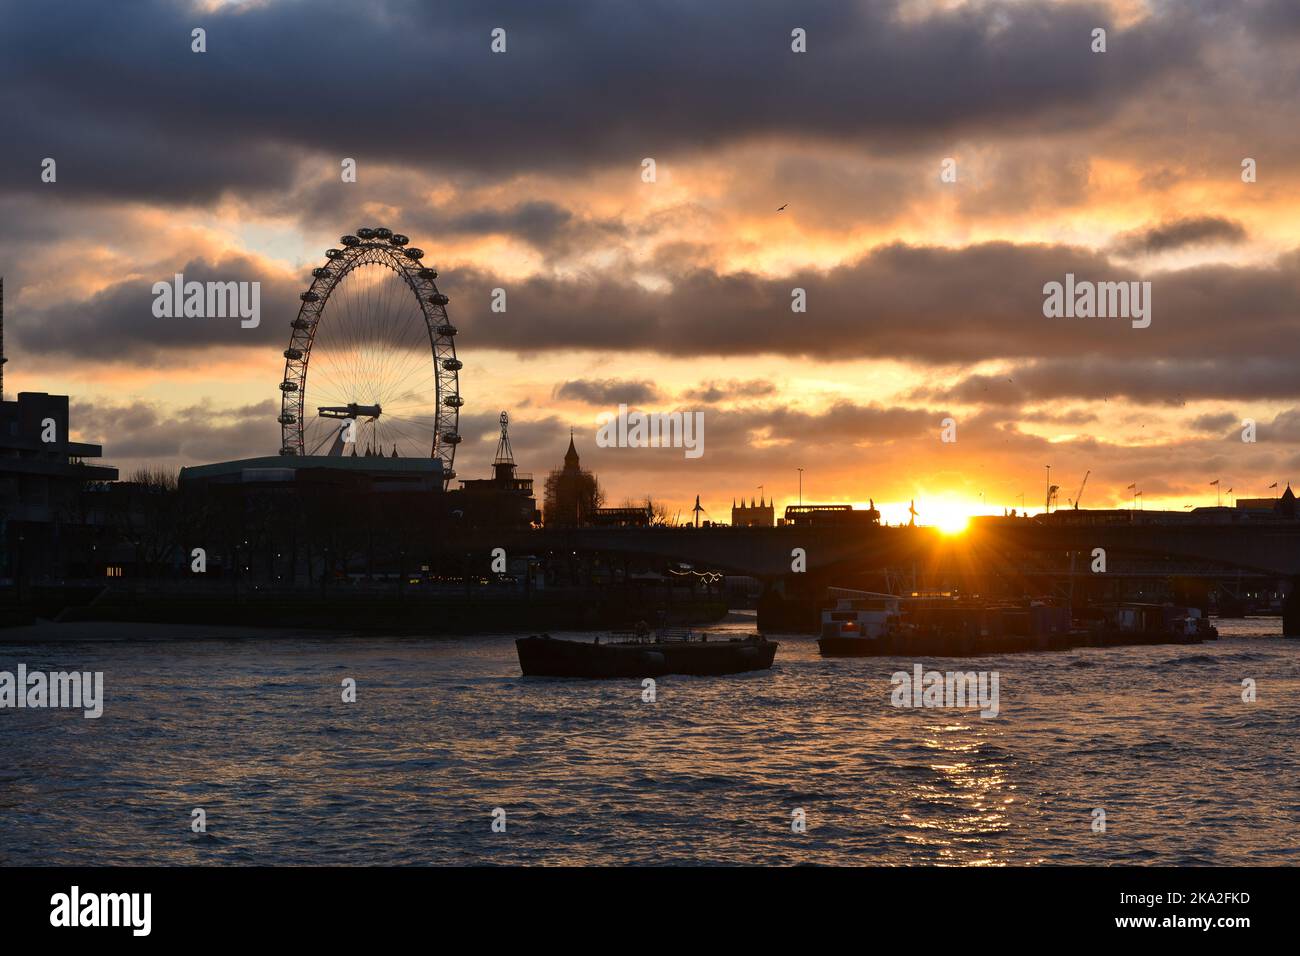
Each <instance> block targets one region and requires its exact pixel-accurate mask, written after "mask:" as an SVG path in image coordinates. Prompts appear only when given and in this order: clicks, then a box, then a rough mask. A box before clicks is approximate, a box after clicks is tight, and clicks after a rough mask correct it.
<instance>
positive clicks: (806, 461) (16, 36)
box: [0, 0, 1300, 521]
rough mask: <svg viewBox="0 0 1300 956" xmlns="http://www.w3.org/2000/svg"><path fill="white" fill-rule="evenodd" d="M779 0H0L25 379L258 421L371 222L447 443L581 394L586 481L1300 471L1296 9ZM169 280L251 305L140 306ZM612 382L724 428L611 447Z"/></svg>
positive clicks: (87, 403)
mask: <svg viewBox="0 0 1300 956" xmlns="http://www.w3.org/2000/svg"><path fill="white" fill-rule="evenodd" d="M788 7H789V5H788V4H782V5H780V6H777V5H775V4H768V3H764V2H762V0H709V2H707V3H701V2H694V0H692V2H659V3H633V2H620V0H602V2H569V0H519V2H496V0H472V2H461V3H456V2H446V3H442V2H440V3H417V2H411V3H400V2H390V3H378V2H366V3H357V2H334V0H312V2H288V0H281V2H248V3H219V2H209V3H204V4H197V5H193V6H191V5H188V4H183V3H177V4H171V3H161V2H154V3H149V2H141V3H138V4H130V5H119V4H111V3H103V2H73V3H63V4H58V5H55V4H33V3H21V4H20V3H11V2H0V11H2V12H3V23H4V29H3V30H0V104H2V107H0V113H2V115H3V117H4V127H5V128H4V132H3V140H2V143H0V223H2V224H3V229H0V274H3V275H4V277H5V291H6V301H5V318H6V327H5V332H6V335H5V349H6V355H7V356H8V358H9V364H8V365H7V366H6V369H5V393H6V397H9V398H12V397H13V395H14V393H16V392H18V391H20V390H26V391H47V392H56V393H66V394H69V395H71V396H72V399H73V427H74V430H75V431H77V432H79V433H80V434H79V437H80V438H82V439H83V440H88V441H95V442H100V443H102V444H103V446H104V450H105V460H106V462H107V463H110V464H113V465H116V466H118V467H119V468H120V469H122V471H123V474H124V476H125V475H126V474H128V473H129V472H130V470H131V469H133V468H135V467H136V466H138V465H141V464H165V465H169V466H180V465H188V464H198V463H203V462H208V461H214V460H222V459H228V458H237V457H248V456H254V455H262V454H274V453H275V452H276V450H277V449H278V447H279V427H278V425H277V424H276V421H275V419H276V415H277V414H278V413H279V398H280V393H279V392H278V391H277V385H278V383H279V382H280V380H281V375H282V370H283V364H284V360H283V358H282V356H281V352H282V351H283V349H284V348H285V346H286V345H287V344H288V339H289V322H290V321H291V320H292V319H293V317H294V315H295V314H296V312H297V307H298V294H299V293H300V292H302V291H303V290H304V289H306V288H307V286H308V285H309V283H310V270H311V269H312V268H313V267H315V266H317V265H320V264H321V263H322V262H323V254H324V250H325V249H327V248H329V247H331V246H337V245H338V240H339V237H340V236H341V235H343V234H344V233H352V232H355V231H356V229H357V228H358V227H361V226H388V227H389V228H391V229H393V230H395V231H398V232H402V233H405V234H407V235H409V236H410V237H411V241H412V244H413V245H416V246H419V247H421V248H423V249H424V250H425V251H426V262H428V263H431V264H432V265H433V266H434V267H435V268H437V269H438V270H439V271H440V273H441V278H440V279H439V287H440V288H441V289H442V291H444V292H445V293H446V294H447V295H449V296H450V298H451V304H450V306H449V313H450V315H451V317H452V319H453V321H454V322H455V323H456V325H457V326H458V327H459V329H460V335H459V337H458V341H457V347H458V352H459V357H460V358H461V360H462V361H463V362H464V363H465V368H464V370H463V371H462V373H461V394H462V395H463V396H464V398H465V400H466V406H465V408H464V410H463V414H462V418H461V421H462V433H463V434H464V436H465V440H464V444H462V445H461V447H460V451H459V452H458V455H457V460H456V470H457V472H458V474H459V476H460V477H462V478H473V477H485V476H486V475H487V474H488V473H489V466H490V463H491V459H492V454H493V451H494V449H495V445H496V420H497V416H498V414H499V413H500V411H501V410H502V409H507V410H509V412H510V414H511V418H512V422H513V425H512V433H511V434H512V440H513V445H514V451H515V455H516V458H517V460H518V462H519V465H520V470H521V471H524V472H533V473H535V474H536V475H537V476H538V477H539V478H540V477H542V476H543V475H544V474H545V473H546V472H547V471H549V470H550V469H551V468H554V467H558V466H559V464H560V462H561V459H562V456H563V454H564V450H565V448H566V446H567V443H568V436H569V429H570V427H572V428H574V429H575V442H576V444H577V446H578V450H579V452H580V453H581V455H582V460H583V464H584V466H586V467H589V468H591V469H593V470H594V471H596V473H597V474H598V477H599V479H600V481H601V484H602V485H603V487H604V488H605V490H606V493H607V500H608V503H609V504H619V503H621V502H622V501H623V500H624V499H627V498H638V499H639V498H643V497H645V496H646V495H651V496H653V497H654V498H655V499H657V500H661V501H663V502H665V503H666V504H668V505H669V509H670V511H676V510H681V512H682V513H683V515H685V513H686V512H687V511H688V509H689V508H690V506H691V505H692V504H693V502H694V499H695V496H696V495H697V494H699V495H700V496H701V501H702V503H703V505H704V507H705V508H706V509H707V510H708V512H709V514H710V515H711V516H713V517H716V518H720V519H723V520H727V519H729V508H730V504H731V501H732V499H733V498H736V497H740V496H746V497H748V496H750V495H757V494H759V487H760V486H762V487H763V494H764V495H765V496H767V497H769V498H775V499H776V501H777V504H778V506H782V505H784V504H787V503H793V501H794V500H795V498H796V495H797V489H798V473H797V471H796V469H797V468H800V467H802V468H804V476H803V496H804V500H805V502H819V503H820V502H826V503H829V502H862V503H863V504H865V503H866V501H867V500H868V499H869V498H874V500H875V501H876V503H877V505H878V506H882V510H883V511H884V516H885V518H886V520H890V521H898V520H906V509H907V504H908V501H909V500H910V499H913V498H914V499H915V500H916V503H917V509H918V510H919V511H920V512H921V515H922V520H923V521H925V520H926V519H927V518H929V519H931V520H935V519H936V518H937V517H938V516H942V515H951V514H953V513H977V512H989V513H997V514H1001V513H1002V509H1003V507H1007V508H1011V507H1016V508H1018V507H1020V506H1021V498H1020V495H1022V494H1023V495H1024V502H1025V503H1026V504H1027V505H1029V506H1030V508H1031V509H1037V508H1041V506H1042V503H1043V497H1044V492H1045V487H1044V486H1045V467H1044V466H1047V465H1050V466H1051V468H1052V480H1053V482H1059V484H1060V485H1061V493H1060V501H1061V504H1062V505H1063V506H1065V505H1066V502H1067V498H1069V497H1072V496H1073V495H1074V494H1075V491H1076V489H1077V488H1078V486H1079V483H1080V481H1081V480H1082V479H1083V476H1084V473H1085V472H1086V471H1089V470H1090V471H1091V477H1090V478H1089V480H1088V486H1087V492H1086V494H1085V497H1084V505H1085V506H1088V507H1119V506H1127V505H1130V504H1131V502H1132V499H1131V497H1130V495H1131V492H1130V491H1128V490H1126V486H1128V485H1130V484H1132V483H1136V484H1137V486H1138V487H1139V488H1140V489H1141V490H1142V492H1143V501H1144V502H1145V507H1147V508H1157V507H1164V508H1171V509H1176V510H1177V509H1182V508H1183V507H1184V505H1187V504H1197V505H1204V504H1213V503H1214V501H1215V489H1214V488H1212V487H1210V485H1209V483H1210V482H1211V481H1213V480H1215V479H1221V480H1222V486H1221V487H1222V488H1223V489H1224V490H1225V491H1226V489H1228V488H1229V487H1231V488H1233V489H1234V493H1233V495H1231V496H1230V497H1238V496H1245V497H1257V496H1265V495H1268V494H1272V492H1270V491H1268V490H1267V488H1268V485H1270V484H1271V483H1273V482H1275V481H1277V482H1281V483H1282V485H1285V483H1286V482H1287V481H1289V480H1296V481H1300V406H1298V399H1300V374H1298V368H1300V366H1298V364H1297V360H1298V359H1300V354H1298V353H1300V334H1297V333H1298V332H1300V323H1298V321H1297V319H1298V318H1300V249H1298V247H1300V236H1298V235H1297V227H1296V225H1295V224H1296V222H1297V221H1298V214H1300V122H1297V119H1298V117H1300V112H1298V108H1297V102H1300V98H1298V94H1300V4H1297V3H1295V2H1294V0H1256V2H1251V0H1240V2H1233V3H1226V2H1220V0H1178V2H1170V3H1163V2H1154V0H1149V2H1142V0H1115V2H1111V3H1093V2H1086V3H1056V2H1046V0H1006V2H992V0H989V2H984V0H970V2H961V0H910V2H909V0H897V2H893V0H870V2H866V0H864V2H856V3H855V2H848V0H839V2H808V3H804V4H801V5H800V12H798V13H791V12H790V10H789V9H787V8H788ZM194 27H203V28H204V29H205V30H206V31H207V52H206V53H203V54H196V53H193V52H191V30H192V29H193V28H194ZM498 27H500V28H502V29H504V30H505V31H506V35H507V51H506V52H505V53H500V54H498V53H493V52H492V51H491V49H490V43H491V33H492V30H493V29H494V28H498ZM1097 27H1101V28H1104V29H1105V30H1106V31H1107V32H1106V46H1107V49H1106V52H1105V53H1094V52H1092V49H1091V47H1092V44H1093V36H1092V34H1093V30H1094V29H1095V28H1097ZM795 28H802V29H803V30H805V31H806V34H807V52H806V53H795V52H792V50H791V31H792V30H794V29H795ZM161 74H165V75H167V76H168V77H169V78H170V79H169V81H168V82H166V83H159V82H158V81H157V79H156V78H157V77H158V76H159V75H161ZM46 157H52V158H54V159H55V160H56V161H57V181H56V182H54V183H43V182H42V181H41V163H42V160H43V159H44V158H46ZM348 157H351V158H355V159H356V161H357V181H356V182H355V183H345V182H342V181H341V177H340V163H341V161H342V160H343V159H344V158H348ZM645 158H653V159H654V160H655V164H656V173H657V179H656V181H655V182H652V183H647V182H644V181H643V178H642V161H643V159H645ZM945 158H951V159H953V160H955V164H956V165H955V169H956V179H957V181H956V182H944V181H942V179H941V176H940V174H941V169H942V164H943V161H944V160H945ZM1247 158H1250V159H1253V160H1255V166H1256V176H1257V181H1255V182H1243V178H1242V172H1243V170H1242V162H1243V160H1245V159H1247ZM787 203H788V207H787V208H785V209H784V211H781V212H778V211H777V210H778V207H780V206H782V205H783V204H787ZM177 272H180V273H184V274H185V275H186V277H187V278H190V279H200V280H203V279H217V280H245V281H260V282H261V284H262V321H261V325H260V326H259V327H258V328H256V329H244V328H241V327H240V325H239V322H238V320H230V319H184V318H168V319H160V318H156V317H155V316H154V315H153V312H152V309H151V304H152V294H151V287H152V285H153V283H154V282H156V281H159V280H170V279H171V277H172V276H173V274H175V273H177ZM1066 273H1074V274H1075V275H1076V276H1077V277H1078V278H1079V279H1088V280H1092V281H1130V280H1143V281H1150V282H1151V284H1152V322H1151V325H1150V327H1149V328H1145V329H1138V328H1133V327H1132V326H1131V324H1130V322H1129V321H1128V320H1127V319H1115V318H1106V319H1101V318H1069V319H1067V318H1045V317H1044V315H1043V286H1044V284H1045V283H1048V282H1052V281H1062V280H1063V279H1064V277H1065V275H1066ZM498 287H499V288H504V289H506V291H507V296H508V311H507V312H505V313H494V312H492V311H490V309H489V304H490V298H491V290H492V289H493V288H498ZM794 288H802V289H805V290H806V293H807V311H806V313H802V314H796V313H793V312H792V311H791V290H792V289H794ZM326 320H328V312H327V313H326ZM309 390H310V385H309ZM620 402H626V403H627V404H629V405H631V406H633V407H636V408H641V409H644V410H648V411H670V410H675V409H680V410H690V411H703V412H704V413H705V439H704V441H705V454H704V455H703V456H702V457H701V458H698V459H687V458H685V456H684V455H683V454H682V452H681V450H672V449H637V450H630V449H600V448H597V447H595V432H596V418H597V416H598V415H600V414H601V413H602V412H607V411H612V410H616V409H617V406H618V404H619V403H620ZM947 417H951V418H953V419H954V420H955V422H956V430H957V441H956V442H954V443H945V442H942V441H941V440H940V437H941V429H942V425H941V422H942V420H943V419H945V418H947ZM1245 418H1250V419H1253V420H1254V421H1255V422H1257V428H1258V431H1257V438H1258V441H1257V442H1256V443H1253V444H1251V443H1244V442H1242V441H1241V431H1242V420H1243V419H1245Z"/></svg>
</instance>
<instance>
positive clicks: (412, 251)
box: [403, 246, 424, 260]
mask: <svg viewBox="0 0 1300 956" xmlns="http://www.w3.org/2000/svg"><path fill="white" fill-rule="evenodd" d="M403 251H404V252H405V253H406V258H408V259H415V260H420V259H423V258H424V250H423V249H416V248H415V247H414V246H412V247H411V248H409V249H405V250H403Z"/></svg>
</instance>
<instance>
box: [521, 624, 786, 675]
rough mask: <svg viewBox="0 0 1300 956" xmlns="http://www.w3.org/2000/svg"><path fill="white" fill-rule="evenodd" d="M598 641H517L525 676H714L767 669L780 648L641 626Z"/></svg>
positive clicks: (759, 639)
mask: <svg viewBox="0 0 1300 956" xmlns="http://www.w3.org/2000/svg"><path fill="white" fill-rule="evenodd" d="M610 637H611V640H608V641H604V642H602V641H601V640H600V638H599V637H598V638H597V639H596V640H595V642H588V641H564V640H560V639H558V638H554V637H551V636H550V635H549V634H542V635H534V636H532V637H521V638H519V639H518V640H517V641H515V649H516V650H517V651H518V652H519V667H520V669H521V670H522V671H523V672H524V676H525V677H588V678H607V677H662V676H663V675H665V674H689V675H700V676H715V675H721V674H740V673H743V672H745V671H760V670H767V669H768V668H769V667H771V666H772V661H773V659H774V658H775V657H776V649H777V647H778V646H779V645H778V643H777V642H776V641H769V640H768V639H767V638H766V637H764V636H763V635H761V634H749V635H746V636H744V637H720V636H718V635H712V636H710V635H709V634H705V633H698V634H697V633H693V632H691V631H668V630H665V631H660V632H659V633H657V634H656V633H652V632H651V631H650V629H649V628H648V627H647V626H646V625H645V624H644V623H641V624H638V625H637V626H636V628H635V630H633V631H631V632H614V633H613V634H611V635H610Z"/></svg>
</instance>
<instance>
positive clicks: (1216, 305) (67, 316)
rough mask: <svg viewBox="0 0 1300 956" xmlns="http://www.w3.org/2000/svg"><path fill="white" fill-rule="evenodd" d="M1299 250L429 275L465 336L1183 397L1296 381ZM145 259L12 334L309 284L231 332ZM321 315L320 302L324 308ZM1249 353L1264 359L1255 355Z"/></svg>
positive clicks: (280, 306)
mask: <svg viewBox="0 0 1300 956" xmlns="http://www.w3.org/2000/svg"><path fill="white" fill-rule="evenodd" d="M1298 264H1300V257H1297V256H1296V255H1295V254H1290V255H1287V256H1284V257H1282V258H1281V259H1279V260H1278V261H1276V262H1275V263H1273V264H1271V265H1266V266H1242V267H1232V266H1222V265H1205V266H1197V267H1193V268H1188V269H1182V270H1176V271H1165V272H1150V273H1139V272H1135V271H1133V270H1132V269H1127V268H1122V267H1120V266H1117V265H1115V264H1114V263H1113V262H1111V261H1110V260H1109V259H1108V258H1107V257H1106V256H1104V255H1102V254H1100V253H1096V252H1092V251H1089V250H1083V249H1078V248H1074V247H1068V246H1048V245H1015V244H1012V243H1007V242H992V243H983V244H980V245H975V246H968V247H965V248H960V249H948V248H939V247H926V246H908V245H903V244H901V243H897V244H893V245H889V246H883V247H880V248H878V249H876V250H874V251H873V252H871V253H870V254H868V255H866V256H864V257H863V258H862V259H860V260H858V261H857V262H854V263H850V264H847V265H843V266H840V267H838V268H835V269H832V270H830V271H827V272H819V271H813V270H808V271H802V272H798V273H794V274H792V275H790V276H788V277H785V278H773V277H765V276H759V275H757V274H753V273H748V272H740V273H718V272H715V271H712V270H709V269H703V268H700V269H687V270H686V271H684V272H682V273H680V274H670V275H666V276H664V278H666V279H667V281H668V282H669V283H670V286H669V288H668V289H666V290H653V291H652V290H650V289H647V288H646V287H645V286H644V285H643V284H641V283H639V282H637V281H635V280H634V279H633V278H631V277H628V276H627V275H626V274H625V271H624V270H622V269H619V270H615V271H611V272H591V273H585V274H578V275H573V276H566V277H563V278H556V277H554V276H550V275H534V276H531V277H529V278H527V279H524V280H520V281H517V282H510V281H504V280H502V279H500V278H499V277H495V276H491V275H488V274H486V273H484V272H482V271H478V270H475V269H473V268H464V269H458V270H455V271H454V272H453V273H450V274H445V275H444V276H443V277H442V278H441V279H440V280H439V284H440V287H441V288H442V289H443V291H444V292H446V293H447V294H448V295H449V296H450V297H451V299H452V302H451V305H450V306H449V310H450V314H451V316H452V318H453V320H454V321H455V322H456V324H457V326H458V327H459V328H460V331H461V336H460V339H459V340H458V344H459V345H460V347H461V348H462V349H475V350H477V349H501V350H506V351H511V352H518V353H520V354H537V353H539V352H548V351H549V352H554V351H571V350H573V349H591V350H605V351H612V352H620V351H639V350H653V351H656V352H658V353H660V354H664V355H673V356H701V355H722V356H743V355H759V354H784V355H788V356H791V357H795V356H808V357H812V358H816V359H820V360H825V361H843V360H852V359H871V358H875V359H900V360H914V361H917V362H921V363H924V364H928V365H935V366H953V365H958V364H969V363H974V362H980V361H985V360H990V359H1013V360H1025V361H1029V360H1034V361H1033V364H1030V365H1028V366H1027V367H1026V368H1025V369H1023V370H1022V371H1020V372H1014V371H1013V372H1011V373H1008V375H1007V376H1006V377H1007V378H1009V379H1010V381H1008V382H1006V383H1003V382H1001V381H999V380H998V378H997V377H989V378H988V379H987V380H985V379H981V378H978V377H976V378H968V379H966V380H965V382H964V383H961V382H959V383H954V386H953V387H954V388H956V389H959V391H953V392H951V393H950V394H952V396H953V397H955V398H956V397H960V398H961V400H963V401H980V402H1002V403H1018V402H1022V401H1025V400H1028V399H1031V398H1035V397H1054V396H1060V395H1079V396H1085V397H1106V396H1109V395H1116V394H1124V395H1130V396H1132V397H1134V398H1140V399H1142V400H1149V401H1164V402H1167V403H1175V404H1176V403H1177V402H1179V401H1182V400H1185V399H1186V398H1188V397H1192V396H1217V397H1224V398H1229V397H1252V396H1253V397H1263V396H1270V395H1273V396H1276V395H1294V394H1296V391H1297V384H1296V383H1297V382H1300V379H1297V378H1296V376H1295V375H1294V365H1293V364H1291V365H1288V364H1287V363H1294V362H1295V361H1297V360H1300V337H1297V336H1296V335H1295V334H1294V330H1295V323H1296V318H1297V316H1300V268H1297V265H1298ZM183 270H184V272H185V275H186V278H187V279H189V278H194V279H200V280H203V279H219V280H227V279H241V278H258V273H257V271H256V269H255V267H254V264H252V263H251V262H249V261H247V260H243V259H239V258H232V259H230V260H228V261H223V262H221V263H216V264H209V263H206V262H190V263H187V264H185V265H184V266H183ZM154 271H156V272H158V273H159V274H158V275H157V276H154V275H152V274H151V275H150V276H149V277H148V278H147V279H139V280H136V279H133V280H129V281H126V282H122V283H118V284H115V285H112V286H109V287H108V288H106V289H105V290H104V291H102V292H100V293H99V294H97V295H96V296H94V297H93V298H92V299H90V300H88V301H85V302H72V303H63V304H60V305H57V306H53V307H50V308H48V309H46V310H44V311H41V310H35V311H32V312H29V313H27V314H26V315H25V317H24V319H23V320H22V323H21V324H20V325H18V327H17V337H18V341H19V342H20V343H21V344H22V346H23V347H24V348H26V349H29V350H31V351H33V352H51V351H69V352H71V351H74V350H75V352H76V354H78V355H79V356H82V357H85V356H91V357H95V358H97V359H123V360H125V359H128V358H134V357H136V356H142V357H146V358H149V357H156V356H157V355H158V354H160V353H162V352H166V351H173V352H174V351H176V350H183V349H190V348H192V347H193V346H194V345H195V343H199V344H209V343H221V344H225V345H235V346H239V345H248V346H250V347H254V346H255V347H257V348H260V349H263V350H265V349H266V348H268V347H269V346H270V345H271V344H272V343H274V344H275V345H278V344H279V343H280V342H282V341H284V340H285V338H284V337H285V332H286V329H287V323H288V321H289V320H290V319H291V318H292V316H293V315H294V314H296V312H297V308H298V305H299V302H298V301H297V293H298V292H299V291H300V290H301V289H302V288H304V287H305V281H303V282H301V283H299V282H298V281H295V280H292V279H284V278H282V277H271V278H266V277H262V278H263V279H264V285H263V293H262V296H263V307H262V311H263V321H262V325H261V327H260V328H258V329H241V328H239V323H238V321H237V320H228V319H155V318H154V317H153V315H152V312H151V301H152V299H151V293H150V287H151V284H152V282H153V281H154V279H155V278H159V279H166V278H169V277H170V275H171V274H172V272H173V271H176V270H172V269H170V268H162V267H156V268H155V270H154ZM1066 273H1073V274H1075V275H1076V277H1077V278H1078V279H1079V280H1091V281H1140V280H1143V279H1146V280H1149V281H1151V283H1152V300H1153V306H1152V308H1153V313H1152V315H1153V318H1152V323H1151V326H1150V327H1149V328H1144V329H1135V328H1133V327H1132V325H1131V323H1130V321H1129V320H1128V319H1122V318H1118V319H1117V318H1110V319H1100V318H1092V319H1081V318H1075V319H1065V318H1050V319H1049V318H1045V317H1044V316H1043V298H1044V297H1043V291H1042V289H1043V285H1044V283H1046V282H1050V281H1057V282H1059V281H1062V280H1063V279H1064V277H1065V275H1066ZM343 281H344V283H345V284H346V282H347V281H348V280H347V279H344V280H343ZM497 287H501V288H505V289H506V291H507V293H508V301H509V309H508V311H506V312H502V313H489V312H488V305H489V303H490V301H491V297H492V290H493V289H494V288H497ZM794 288H802V289H804V290H805V291H806V293H807V312H806V313H792V312H791V301H792V299H791V290H792V289H794ZM329 315H330V312H329V309H328V308H327V310H326V319H325V320H326V321H328V320H329ZM489 316H490V321H488V320H487V319H488V317H489ZM394 334H396V335H401V334H402V330H400V329H398V330H395V332H394ZM1261 350H1266V352H1267V355H1268V357H1267V358H1260V357H1259V356H1260V353H1261ZM986 390H988V391H989V394H987V395H985V394H983V393H984V392H985V391H986Z"/></svg>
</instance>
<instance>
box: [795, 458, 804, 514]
mask: <svg viewBox="0 0 1300 956" xmlns="http://www.w3.org/2000/svg"><path fill="white" fill-rule="evenodd" d="M795 470H796V471H798V472H799V506H800V507H802V506H803V469H802V468H796V469H795Z"/></svg>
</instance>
